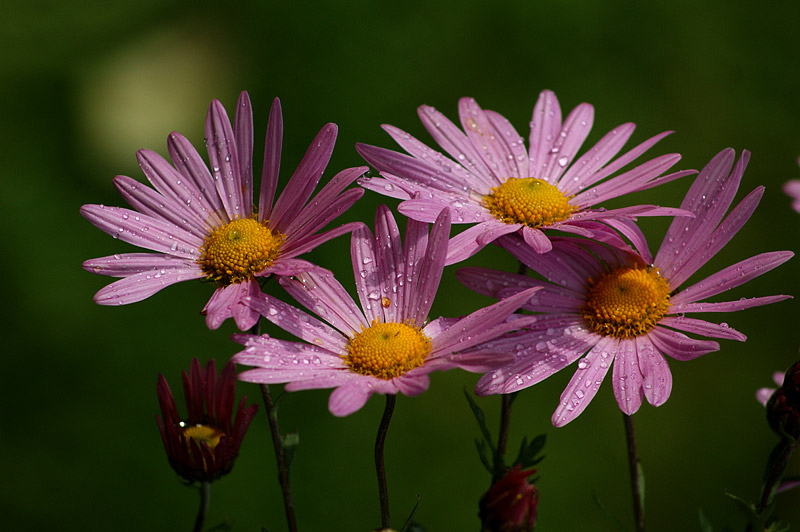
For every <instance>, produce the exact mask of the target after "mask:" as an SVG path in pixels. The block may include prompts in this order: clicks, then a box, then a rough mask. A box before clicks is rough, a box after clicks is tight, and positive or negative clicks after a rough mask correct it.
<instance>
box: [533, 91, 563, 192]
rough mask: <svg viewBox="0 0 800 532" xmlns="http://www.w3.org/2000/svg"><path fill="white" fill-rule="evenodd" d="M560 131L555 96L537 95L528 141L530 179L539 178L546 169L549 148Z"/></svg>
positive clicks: (547, 94) (559, 108)
mask: <svg viewBox="0 0 800 532" xmlns="http://www.w3.org/2000/svg"><path fill="white" fill-rule="evenodd" d="M560 130H561V107H559V105H558V100H557V99H556V95H555V94H553V92H552V91H549V90H545V91H542V92H541V93H540V94H539V99H538V100H536V105H535V106H534V108H533V116H532V117H531V133H530V137H529V139H528V143H529V146H530V148H529V156H528V158H529V159H530V173H531V176H532V177H537V178H538V177H541V176H543V175H544V170H545V168H547V162H548V160H549V159H548V157H549V155H550V148H551V147H552V144H553V139H554V138H556V137H557V136H558V133H559V131H560Z"/></svg>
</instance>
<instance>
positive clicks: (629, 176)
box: [570, 153, 689, 210]
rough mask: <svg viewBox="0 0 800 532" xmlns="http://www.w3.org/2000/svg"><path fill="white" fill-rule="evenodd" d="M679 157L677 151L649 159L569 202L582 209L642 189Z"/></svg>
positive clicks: (581, 193)
mask: <svg viewBox="0 0 800 532" xmlns="http://www.w3.org/2000/svg"><path fill="white" fill-rule="evenodd" d="M680 158H681V156H680V155H678V154H677V153H670V154H666V155H662V156H660V157H656V158H654V159H650V160H649V161H647V162H644V163H642V164H640V165H639V166H637V167H635V168H633V169H631V170H628V171H627V172H625V173H623V174H619V175H617V176H614V177H612V178H611V179H609V180H607V181H604V182H602V183H600V184H598V185H595V186H594V187H591V188H586V189H584V191H583V192H580V193H579V194H578V195H577V196H575V197H574V198H572V199H571V200H570V203H571V204H573V205H577V206H578V207H580V208H581V209H584V208H587V207H592V206H593V205H597V204H598V203H602V202H604V201H608V200H610V199H613V198H617V197H619V196H624V195H625V194H628V193H630V192H636V191H638V190H643V189H645V188H647V187H646V185H647V184H648V183H649V182H650V181H651V180H653V179H655V178H657V177H658V176H659V175H661V174H662V173H663V172H666V171H667V170H668V169H669V168H670V167H672V166H673V165H674V164H675V163H677V162H678V161H679V160H680ZM687 210H689V209H687Z"/></svg>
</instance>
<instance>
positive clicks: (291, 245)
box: [282, 222, 364, 258]
mask: <svg viewBox="0 0 800 532" xmlns="http://www.w3.org/2000/svg"><path fill="white" fill-rule="evenodd" d="M362 225H364V224H363V223H362V222H350V223H347V224H343V225H340V226H339V227H334V228H333V229H329V230H328V231H325V232H324V233H319V234H315V235H310V236H306V237H305V238H298V239H297V240H293V241H291V242H290V241H289V240H288V239H287V240H286V242H284V246H285V247H284V248H283V250H282V255H283V256H284V257H286V258H292V257H296V256H299V255H302V254H304V253H308V252H309V251H311V250H312V249H314V248H315V247H317V246H319V245H320V244H323V243H325V242H327V241H328V240H332V239H334V238H336V237H337V236H340V235H344V234H347V233H352V232H353V230H355V229H356V228H358V227H360V226H362Z"/></svg>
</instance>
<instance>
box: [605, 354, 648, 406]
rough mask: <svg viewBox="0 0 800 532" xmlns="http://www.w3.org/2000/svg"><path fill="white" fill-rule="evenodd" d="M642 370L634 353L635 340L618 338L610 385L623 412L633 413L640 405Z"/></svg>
mask: <svg viewBox="0 0 800 532" xmlns="http://www.w3.org/2000/svg"><path fill="white" fill-rule="evenodd" d="M642 379H643V378H642V372H641V371H640V370H639V360H638V356H637V354H636V340H635V339H624V340H620V342H619V348H618V349H617V356H616V358H615V360H614V370H613V372H612V380H611V386H612V388H613V389H614V397H615V398H616V400H617V404H618V405H619V408H620V410H622V412H623V413H624V414H627V415H629V416H630V415H631V414H634V413H635V412H636V411H637V410H639V407H640V406H642V398H643V393H642Z"/></svg>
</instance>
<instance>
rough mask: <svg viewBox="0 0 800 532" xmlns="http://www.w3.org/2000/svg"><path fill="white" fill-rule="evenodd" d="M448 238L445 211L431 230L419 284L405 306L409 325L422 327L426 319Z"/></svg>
mask: <svg viewBox="0 0 800 532" xmlns="http://www.w3.org/2000/svg"><path fill="white" fill-rule="evenodd" d="M449 238H450V212H449V211H446V210H445V211H442V212H441V213H440V214H439V216H437V218H436V221H435V222H434V224H433V227H432V228H431V233H430V236H429V238H428V241H427V246H426V248H425V255H424V257H423V258H422V260H421V262H420V265H419V284H418V286H416V287H415V288H416V289H415V290H412V292H411V298H412V299H411V301H409V302H408V305H407V308H408V311H409V314H408V315H407V316H404V317H405V318H406V319H408V320H409V321H410V323H414V324H416V325H417V326H420V325H422V324H423V323H425V321H426V320H427V319H428V313H429V312H430V310H431V306H432V305H433V300H434V298H435V297H436V291H437V290H438V288H439V282H440V281H441V279H442V272H443V271H444V266H445V260H446V258H447V248H448V239H449Z"/></svg>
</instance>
